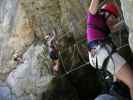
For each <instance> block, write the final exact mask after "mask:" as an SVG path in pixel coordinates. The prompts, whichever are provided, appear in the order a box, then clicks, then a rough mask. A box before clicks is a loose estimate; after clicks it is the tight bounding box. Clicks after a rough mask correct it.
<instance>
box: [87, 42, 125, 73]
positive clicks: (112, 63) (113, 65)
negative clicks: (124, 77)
mask: <svg viewBox="0 0 133 100" xmlns="http://www.w3.org/2000/svg"><path fill="white" fill-rule="evenodd" d="M94 51H95V53H94V55H92V53H91V52H89V61H90V64H91V65H92V66H93V67H95V68H96V58H97V65H98V68H99V69H101V68H102V65H103V62H104V61H105V59H106V58H107V57H108V56H109V54H110V53H111V52H112V48H111V46H109V45H108V44H105V45H104V46H103V45H100V44H99V45H97V46H96V47H95V50H94ZM125 63H126V60H125V59H124V58H123V57H121V56H120V55H119V54H118V53H117V52H114V53H113V54H112V55H111V57H110V58H109V61H108V64H107V66H106V69H107V71H109V72H110V73H111V74H113V75H114V74H115V73H117V72H118V71H119V70H120V68H121V67H122V66H123V65H124V64H125Z"/></svg>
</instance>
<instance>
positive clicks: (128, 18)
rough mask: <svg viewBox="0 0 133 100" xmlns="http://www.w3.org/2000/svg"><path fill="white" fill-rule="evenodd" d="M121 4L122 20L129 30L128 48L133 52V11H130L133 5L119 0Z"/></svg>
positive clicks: (128, 0) (130, 2) (129, 1)
mask: <svg viewBox="0 0 133 100" xmlns="http://www.w3.org/2000/svg"><path fill="white" fill-rule="evenodd" d="M121 4H122V10H123V15H124V19H125V22H126V24H127V25H128V28H129V44H130V47H131V49H132V51H133V17H132V14H133V9H132V5H133V1H132V0H126V1H124V0H121Z"/></svg>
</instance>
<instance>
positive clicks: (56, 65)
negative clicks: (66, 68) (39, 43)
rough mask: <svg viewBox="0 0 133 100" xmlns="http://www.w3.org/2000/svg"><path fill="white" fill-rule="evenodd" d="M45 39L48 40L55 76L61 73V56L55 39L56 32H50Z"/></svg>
mask: <svg viewBox="0 0 133 100" xmlns="http://www.w3.org/2000/svg"><path fill="white" fill-rule="evenodd" d="M45 39H46V40H47V45H48V52H49V56H50V58H51V59H52V72H53V74H54V75H55V76H57V75H58V73H59V57H58V48H57V43H56V40H55V32H52V33H48V35H46V37H45Z"/></svg>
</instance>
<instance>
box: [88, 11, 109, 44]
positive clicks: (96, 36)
mask: <svg viewBox="0 0 133 100" xmlns="http://www.w3.org/2000/svg"><path fill="white" fill-rule="evenodd" d="M108 32H109V29H108V27H107V25H106V23H105V19H104V17H103V16H101V15H98V14H95V15H92V14H90V13H87V30H86V36H87V41H88V43H90V42H92V41H94V40H104V39H105V38H106V37H107V34H108Z"/></svg>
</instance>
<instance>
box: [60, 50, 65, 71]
mask: <svg viewBox="0 0 133 100" xmlns="http://www.w3.org/2000/svg"><path fill="white" fill-rule="evenodd" d="M59 56H60V58H61V63H62V65H63V68H64V70H65V73H66V72H67V70H66V67H65V64H64V62H63V59H62V56H61V53H60V51H59Z"/></svg>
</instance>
